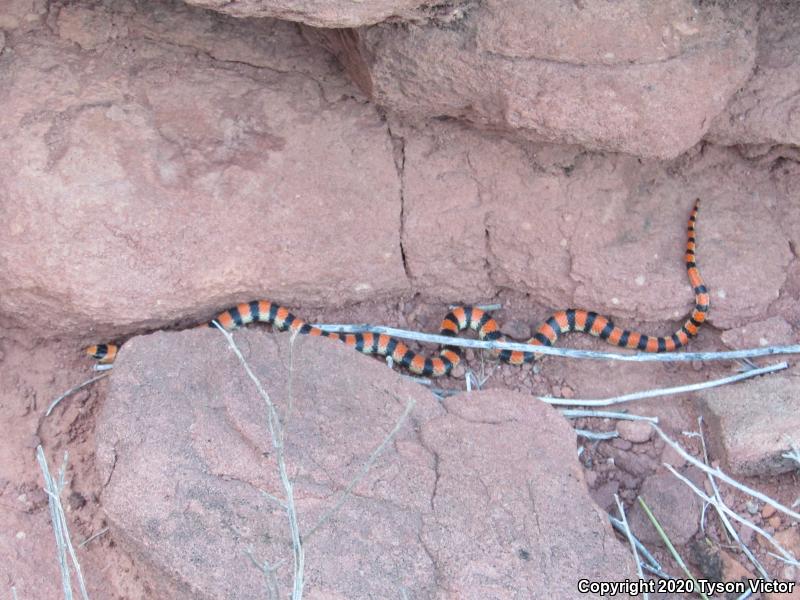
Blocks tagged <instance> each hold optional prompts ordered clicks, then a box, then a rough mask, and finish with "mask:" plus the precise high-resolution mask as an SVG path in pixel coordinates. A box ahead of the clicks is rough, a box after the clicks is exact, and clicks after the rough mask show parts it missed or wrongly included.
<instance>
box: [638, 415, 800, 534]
mask: <svg viewBox="0 0 800 600" xmlns="http://www.w3.org/2000/svg"><path fill="white" fill-rule="evenodd" d="M650 426H651V427H652V428H653V429H655V430H656V433H658V435H660V436H661V439H663V440H664V441H665V442H666V443H667V444H669V445H670V446H672V448H674V449H675V451H676V452H677V453H678V454H680V455H681V456H682V457H683V458H684V459H686V460H687V461H689V462H690V463H692V464H693V465H694V466H695V467H697V468H698V469H700V470H701V471H703V472H704V473H710V474H711V475H713V476H714V477H716V478H717V479H719V480H720V481H724V482H725V483H727V484H728V485H730V486H732V487H735V488H736V489H738V490H740V491H742V492H745V493H746V494H750V495H751V496H753V497H754V498H758V499H759V500H761V501H762V502H764V503H766V504H769V505H770V506H772V507H773V508H775V509H777V510H779V511H781V512H782V513H783V514H785V515H788V516H790V517H792V518H793V519H796V520H799V521H800V514H798V513H796V512H795V511H793V510H792V509H791V508H787V507H786V506H784V505H783V504H781V503H780V502H778V501H777V500H773V499H772V498H770V497H769V496H767V495H765V494H762V493H761V492H759V491H756V490H754V489H753V488H751V487H748V486H746V485H744V484H743V483H739V482H738V481H736V480H735V479H734V478H733V477H731V476H730V475H726V474H725V473H724V472H722V471H721V470H720V469H718V468H717V469H712V468H711V467H709V466H708V465H706V464H704V463H703V462H702V461H699V460H697V459H696V458H695V457H694V456H692V455H691V454H689V453H688V452H687V451H686V450H684V449H683V448H682V447H681V445H680V444H678V443H677V442H676V441H675V440H673V439H672V438H670V437H669V436H668V435H667V434H666V433H664V431H663V430H662V429H661V428H660V427H659V426H658V425H655V424H653V423H651V424H650Z"/></svg>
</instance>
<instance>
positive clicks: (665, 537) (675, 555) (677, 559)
mask: <svg viewBox="0 0 800 600" xmlns="http://www.w3.org/2000/svg"><path fill="white" fill-rule="evenodd" d="M636 499H637V500H638V501H639V505H640V506H641V507H642V509H643V510H644V512H645V515H647V518H648V519H650V522H651V523H652V524H653V527H655V528H656V531H657V532H658V535H659V536H660V537H661V539H662V540H663V542H664V544H666V546H667V550H669V552H670V554H671V555H672V558H674V559H675V562H677V563H678V566H679V567H680V568H681V570H682V571H683V572H684V573H686V576H687V577H688V578H689V579H691V580H692V581H694V589H695V590H699V588H700V585H699V584H698V583H697V579H695V577H694V575H693V574H692V572H691V571H690V570H689V567H687V566H686V563H685V562H684V560H683V558H682V557H681V555H680V554H678V551H677V550H676V549H675V546H674V545H673V544H672V540H670V539H669V536H668V535H667V532H666V531H664V528H663V527H661V523H659V522H658V519H656V516H655V515H654V514H653V511H651V510H650V507H649V506H647V503H646V502H645V501H644V498H642V497H641V496H637V497H636ZM698 593H699V594H700V597H701V598H703V599H704V600H708V596H706V595H705V594H704V593H703V592H702V591H698Z"/></svg>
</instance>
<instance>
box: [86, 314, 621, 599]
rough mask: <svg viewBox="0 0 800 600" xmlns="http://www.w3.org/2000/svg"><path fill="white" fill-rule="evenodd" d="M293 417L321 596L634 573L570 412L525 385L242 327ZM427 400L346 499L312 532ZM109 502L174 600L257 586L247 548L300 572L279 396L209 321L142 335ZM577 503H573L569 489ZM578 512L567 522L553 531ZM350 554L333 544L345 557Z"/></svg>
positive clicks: (124, 378) (256, 592)
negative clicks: (430, 382)
mask: <svg viewBox="0 0 800 600" xmlns="http://www.w3.org/2000/svg"><path fill="white" fill-rule="evenodd" d="M236 339H237V340H238V344H239V346H240V347H241V348H242V349H243V351H244V353H245V354H246V355H247V357H248V360H249V361H250V363H251V365H252V368H253V370H254V372H255V373H256V375H257V376H258V377H259V378H260V379H261V381H262V382H263V384H264V386H265V388H266V390H267V392H268V393H269V395H270V397H271V399H272V401H273V402H274V403H275V404H276V405H277V407H278V410H279V412H280V414H281V415H282V419H283V421H284V424H285V427H284V437H283V439H284V442H285V448H286V457H287V463H288V469H289V474H290V477H291V479H292V481H293V484H294V498H295V502H296V505H297V509H298V512H299V520H300V529H301V531H302V532H303V533H304V539H305V549H306V555H305V565H306V566H305V573H306V581H307V591H308V597H310V598H368V597H381V598H388V597H392V596H394V595H396V594H397V590H398V589H405V590H406V591H407V594H408V596H409V597H420V598H423V597H424V598H446V597H448V598H449V597H459V598H475V599H478V598H487V597H502V598H552V597H570V596H571V595H572V594H573V592H574V586H575V582H576V581H577V580H578V579H579V578H581V577H587V578H589V579H593V580H605V579H624V578H625V577H629V576H630V575H631V573H632V566H631V559H630V556H629V554H628V552H627V550H626V549H625V548H624V546H623V545H622V544H621V543H619V542H618V541H616V540H615V539H614V537H613V535H612V534H611V531H610V529H609V526H608V523H607V521H606V518H607V517H606V515H604V514H603V513H601V511H600V510H599V509H598V508H597V507H596V506H595V505H594V504H593V503H592V502H591V500H590V498H589V496H588V492H587V490H586V487H585V484H584V482H583V476H582V470H581V468H580V465H579V464H578V461H577V455H576V451H575V435H574V433H573V432H572V430H571V428H570V426H569V424H568V423H567V422H566V420H565V419H564V418H563V417H561V415H559V414H558V413H557V412H556V411H555V410H553V409H552V408H551V407H549V406H546V405H543V404H541V403H538V402H535V401H532V400H531V399H530V397H528V396H524V395H521V394H510V393H502V392H482V393H477V394H473V395H459V396H456V397H453V398H451V399H449V400H448V401H447V402H446V403H445V405H444V407H442V406H441V405H440V404H439V403H438V402H437V401H436V400H435V399H434V397H433V396H432V395H430V394H429V392H428V391H427V390H426V389H425V388H424V387H422V386H419V385H417V384H415V383H412V382H409V381H407V380H404V379H402V378H401V377H399V376H398V375H397V374H396V373H393V372H392V371H390V370H389V369H387V368H386V367H385V366H384V365H383V364H381V362H380V361H377V360H374V359H372V358H369V357H365V356H361V355H359V354H357V353H356V352H354V351H353V350H351V349H350V348H347V347H345V346H344V345H341V344H339V343H337V342H333V341H331V340H320V339H313V338H305V337H302V336H300V337H298V338H297V339H295V340H294V341H292V340H291V339H290V337H289V336H288V335H280V336H277V335H271V334H265V333H264V332H263V331H258V330H247V331H242V332H240V333H237V334H236ZM410 400H413V401H415V403H416V404H415V407H414V409H413V412H412V413H411V414H410V416H409V417H408V421H407V422H406V423H405V424H404V425H403V426H402V428H401V429H400V430H399V433H398V435H397V437H396V438H394V439H393V440H392V441H391V443H390V444H388V445H387V446H386V448H385V450H384V452H383V454H382V455H381V456H380V457H379V458H378V460H377V461H376V462H375V464H374V466H373V467H372V469H371V470H370V471H369V472H368V473H367V475H366V477H364V478H363V480H361V481H360V482H359V483H358V484H357V485H356V487H355V488H354V489H353V492H352V495H351V496H350V497H349V499H348V500H347V501H346V503H345V504H344V505H343V507H342V509H341V510H340V511H339V512H337V513H335V515H334V516H333V517H332V518H331V519H330V520H329V521H327V522H326V523H325V525H323V526H322V527H321V528H320V529H318V530H317V531H316V532H315V533H314V534H313V535H308V532H309V531H310V530H311V528H312V527H313V526H314V524H315V523H316V522H317V521H318V519H319V518H320V516H321V515H323V514H324V513H325V512H326V510H328V509H329V508H330V507H332V506H333V505H334V504H335V503H336V501H337V499H338V494H339V493H340V492H341V491H342V490H343V489H344V488H345V487H346V486H347V485H348V483H349V482H350V480H352V479H353V478H354V477H355V476H356V475H357V474H358V473H359V471H360V469H361V465H363V464H364V463H365V461H366V460H367V458H368V457H369V456H370V454H371V453H372V451H373V450H374V449H375V448H377V447H378V446H379V444H380V443H381V441H382V440H383V439H384V437H385V436H386V435H387V433H388V432H389V431H391V430H392V428H393V426H394V425H395V423H396V422H397V420H398V418H399V417H400V415H401V414H402V413H403V411H404V408H405V405H406V403H408V402H409V401H410ZM97 444H98V448H97V456H98V458H99V460H100V470H101V473H102V475H103V479H104V481H105V482H106V483H105V489H104V491H103V496H102V500H103V506H104V507H105V510H106V511H107V514H108V517H109V519H110V520H111V523H112V530H113V535H114V539H115V540H119V541H120V542H122V543H123V544H124V546H125V548H126V549H127V550H128V551H130V552H131V553H132V554H133V556H135V557H136V560H137V563H138V564H141V565H145V566H146V571H147V573H146V575H147V576H148V577H149V578H151V579H152V581H154V582H159V585H161V586H163V587H162V590H163V589H166V590H167V591H168V593H169V597H172V598H181V597H187V598H221V597H227V598H233V597H235V598H254V597H261V595H262V594H263V590H264V588H265V586H266V583H265V580H264V576H263V574H262V573H261V572H260V571H259V570H258V569H256V568H254V567H253V566H252V565H250V564H249V561H248V560H247V557H246V553H247V552H251V553H252V554H253V556H254V557H255V558H256V559H257V560H259V561H261V560H268V561H269V562H270V564H272V565H277V564H278V561H279V560H280V559H283V558H289V561H288V563H287V564H283V565H281V566H280V567H279V568H278V570H277V572H276V575H277V580H278V582H279V585H280V587H281V588H282V589H287V588H286V586H287V585H288V582H287V575H288V574H289V573H290V572H291V567H290V566H289V565H290V564H291V558H290V552H291V547H290V545H287V543H288V533H287V520H286V514H285V512H284V511H283V509H282V508H280V507H279V506H276V504H275V503H274V502H273V501H270V500H269V499H267V498H266V497H265V496H264V495H263V494H262V493H261V491H260V490H263V491H266V492H267V493H269V494H272V495H273V496H276V497H278V498H283V497H284V496H283V491H282V487H281V483H280V480H279V477H278V471H277V468H276V453H275V450H274V448H273V447H272V445H271V443H270V436H269V433H268V426H267V421H266V409H265V407H264V402H263V400H262V399H261V398H260V397H259V396H258V394H257V392H256V390H255V388H254V386H253V384H252V382H251V381H250V380H249V379H248V378H247V376H246V375H245V373H244V371H243V369H242V367H241V365H240V364H239V362H238V361H237V359H236V357H235V356H234V355H233V353H232V352H231V351H230V350H229V349H228V346H227V343H226V342H225V340H224V339H223V337H222V336H221V335H220V334H219V333H218V332H216V331H213V330H210V329H201V330H194V331H189V332H182V333H177V334H176V333H169V334H168V333H157V334H153V335H150V336H147V337H139V338H134V339H132V340H131V341H130V342H128V343H127V344H126V345H125V347H124V348H123V350H122V353H121V355H120V358H119V360H118V363H117V365H116V367H115V371H114V376H113V378H112V380H111V388H110V393H109V397H108V399H107V401H106V402H105V404H104V409H103V413H102V415H101V417H100V420H99V423H98V431H97ZM565 497H567V498H569V499H570V501H569V502H567V503H564V498H565ZM559 523H561V524H564V523H568V524H569V526H568V527H560V526H555V527H552V526H545V524H551V525H552V524H556V525H557V524H559ZM332 557H335V559H332Z"/></svg>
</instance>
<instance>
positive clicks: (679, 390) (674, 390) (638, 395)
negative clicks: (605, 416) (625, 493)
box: [537, 362, 800, 462]
mask: <svg viewBox="0 0 800 600" xmlns="http://www.w3.org/2000/svg"><path fill="white" fill-rule="evenodd" d="M788 367H789V365H788V363H785V362H782V363H778V364H776V365H769V366H767V367H762V368H760V369H751V370H749V371H745V372H743V373H737V374H736V375H731V376H730V377H723V378H721V379H712V380H711V381H704V382H702V383H692V384H689V385H679V386H677V387H670V388H661V389H655V390H644V391H641V392H633V393H631V394H625V395H624V396H614V397H613V398H605V399H602V400H575V399H572V398H570V399H566V398H553V397H551V396H537V399H538V400H541V401H542V402H546V403H547V404H554V405H557V406H610V405H612V404H621V403H622V402H631V401H633V400H643V399H645V398H656V397H658V396H666V395H669V394H685V393H687V392H696V391H697V390H704V389H708V388H713V387H718V386H721V385H727V384H729V383H735V382H737V381H742V380H743V379H749V378H750V377H757V376H758V375H764V374H766V373H772V372H774V371H781V370H783V369H786V368H788ZM798 462H800V459H798Z"/></svg>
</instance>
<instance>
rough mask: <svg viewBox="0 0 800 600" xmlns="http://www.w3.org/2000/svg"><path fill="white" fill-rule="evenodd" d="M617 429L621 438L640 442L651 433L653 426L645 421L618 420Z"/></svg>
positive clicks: (636, 442) (644, 440) (646, 438)
mask: <svg viewBox="0 0 800 600" xmlns="http://www.w3.org/2000/svg"><path fill="white" fill-rule="evenodd" d="M617 431H619V435H620V437H621V438H622V439H624V440H628V441H629V442H633V443H635V444H641V443H643V442H646V441H647V440H649V439H650V436H651V435H653V428H652V427H650V424H649V423H648V422H647V421H620V422H619V423H618V424H617Z"/></svg>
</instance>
